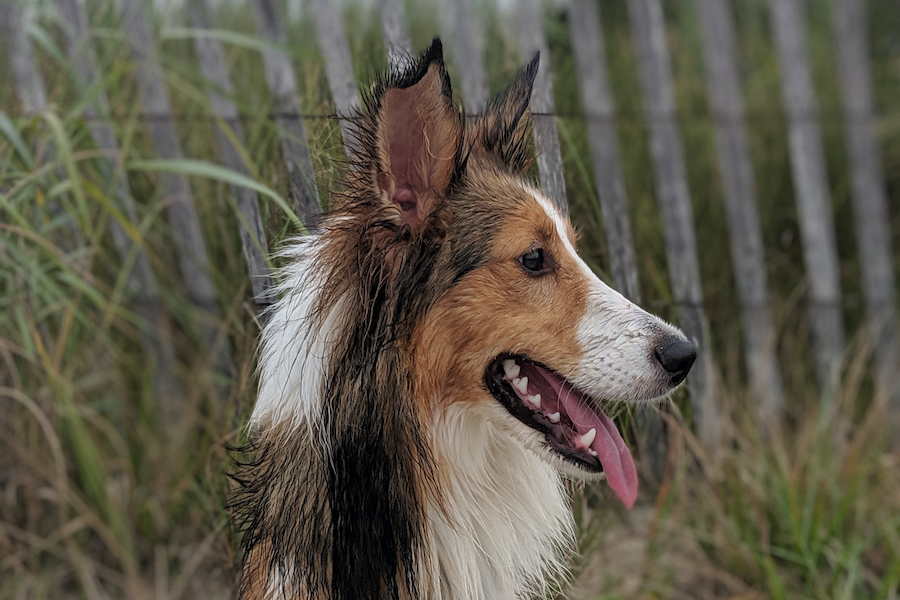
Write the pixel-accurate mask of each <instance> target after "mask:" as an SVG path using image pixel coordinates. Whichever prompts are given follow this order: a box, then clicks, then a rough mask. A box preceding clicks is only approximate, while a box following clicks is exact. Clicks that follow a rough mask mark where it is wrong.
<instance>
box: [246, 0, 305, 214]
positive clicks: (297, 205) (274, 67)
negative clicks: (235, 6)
mask: <svg viewBox="0 0 900 600" xmlns="http://www.w3.org/2000/svg"><path fill="white" fill-rule="evenodd" d="M253 7H254V9H255V10H256V22H257V24H258V28H259V33H260V36H261V37H262V38H264V39H266V40H268V41H270V42H272V43H273V44H276V45H278V46H279V47H284V46H285V44H286V43H287V36H285V34H284V30H283V29H282V27H281V19H280V16H279V14H278V6H277V5H276V4H275V2H274V1H273V0H254V2H253ZM262 58H263V66H264V67H265V73H266V85H267V86H268V87H269V92H270V93H271V94H272V110H273V112H274V113H275V126H276V127H277V128H278V136H279V137H280V138H281V153H282V154H283V155H284V161H285V167H286V168H287V175H288V183H289V184H290V188H291V195H292V196H293V197H294V210H296V211H297V215H298V216H299V217H300V220H301V221H303V224H304V225H306V228H307V229H311V228H312V227H313V226H314V225H315V221H316V219H317V217H318V216H319V214H320V212H321V207H320V206H319V192H318V190H317V189H316V177H315V173H313V167H312V158H311V157H310V155H309V142H308V141H307V138H306V129H305V128H304V126H303V117H302V116H301V114H300V112H301V111H300V99H299V98H300V96H299V94H298V93H297V77H296V76H295V75H294V66H293V64H292V63H291V59H290V57H289V56H288V55H287V53H286V52H284V51H283V50H264V51H263V53H262Z"/></svg>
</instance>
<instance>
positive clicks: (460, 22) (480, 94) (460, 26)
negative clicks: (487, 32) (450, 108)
mask: <svg viewBox="0 0 900 600" xmlns="http://www.w3.org/2000/svg"><path fill="white" fill-rule="evenodd" d="M469 1H470V0H450V1H449V2H446V3H445V4H444V6H445V9H446V10H447V17H448V19H447V20H448V21H449V22H450V23H451V26H452V29H451V36H452V40H453V43H452V44H451V45H450V49H451V51H452V53H453V60H454V61H455V62H456V64H457V65H458V66H459V68H458V71H459V78H460V88H461V89H462V97H463V108H464V109H465V111H466V112H467V113H469V114H470V115H475V114H478V113H480V112H482V111H483V110H484V109H485V107H486V106H487V103H488V85H487V73H486V72H485V70H484V37H483V36H482V33H481V29H480V28H479V27H478V22H477V21H476V20H475V16H474V15H473V14H472V6H471V5H470V4H469Z"/></svg>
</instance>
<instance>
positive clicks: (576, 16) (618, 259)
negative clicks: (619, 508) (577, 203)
mask: <svg viewBox="0 0 900 600" xmlns="http://www.w3.org/2000/svg"><path fill="white" fill-rule="evenodd" d="M568 23H569V32H570V36H571V40H572V49H573V51H574V54H575V67H576V69H577V74H578V87H579V90H580V91H581V105H582V107H583V109H584V114H585V118H586V119H587V136H588V145H589V146H590V149H591V159H592V163H593V166H594V180H595V183H596V185H597V192H598V195H599V196H600V210H601V212H602V213H603V229H604V231H605V233H606V242H607V245H608V246H609V262H610V271H611V273H612V279H613V283H614V284H615V286H616V287H617V288H618V289H619V290H620V291H621V292H622V293H624V294H625V296H626V297H628V298H629V299H630V300H632V301H634V302H637V303H640V288H639V287H638V271H637V259H636V258H635V252H634V241H633V240H632V236H631V219H630V218H629V216H628V198H627V197H626V195H625V183H624V177H623V176H622V166H621V163H620V161H619V144H618V141H617V140H618V131H617V129H616V121H615V108H614V106H613V98H612V93H611V92H610V88H609V77H608V75H607V71H606V64H607V63H606V52H605V50H604V48H603V30H602V28H601V27H600V8H599V6H598V3H597V2H596V0H572V2H571V4H570V5H569V14H568ZM634 415H635V425H636V427H635V429H636V431H637V441H638V447H639V449H640V454H641V464H642V465H645V467H646V468H645V473H644V475H645V479H650V478H652V479H655V480H656V481H661V479H662V476H663V474H664V472H665V467H666V438H665V429H664V427H663V422H662V418H661V417H660V416H659V413H658V412H656V411H655V410H653V409H650V408H645V407H641V408H638V409H636V410H635V411H634ZM648 476H649V477H648Z"/></svg>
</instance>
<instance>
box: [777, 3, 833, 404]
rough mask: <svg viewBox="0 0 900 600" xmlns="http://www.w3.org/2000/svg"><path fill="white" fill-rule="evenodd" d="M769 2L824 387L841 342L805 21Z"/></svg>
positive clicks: (791, 7) (798, 6)
mask: <svg viewBox="0 0 900 600" xmlns="http://www.w3.org/2000/svg"><path fill="white" fill-rule="evenodd" d="M770 6H771V21H772V28H773V30H774V37H775V45H776V48H777V50H778V54H779V63H780V71H781V89H782V93H783V95H784V104H785V110H786V112H787V121H788V142H789V148H790V156H791V169H792V172H793V177H794V189H795V193H796V197H797V211H798V213H799V217H800V235H801V238H802V242H803V259H804V262H805V265H806V276H807V280H808V282H809V318H810V327H811V329H812V335H813V343H814V348H815V352H816V374H817V376H818V379H819V383H820V385H821V386H822V388H823V389H825V390H828V389H830V388H831V386H832V384H833V382H834V378H836V377H837V376H838V368H839V366H840V359H841V352H842V351H843V348H844V323H843V317H842V315H841V289H840V274H839V271H838V259H837V247H836V244H835V234H834V221H833V217H832V213H831V195H830V193H829V190H828V178H827V176H826V172H825V157H824V154H823V152H824V150H823V146H822V134H821V131H820V129H819V111H818V106H817V105H816V98H815V92H814V90H813V85H812V78H811V75H810V69H809V58H808V56H807V48H806V44H807V37H806V21H805V18H804V15H803V4H802V2H801V1H800V0H772V1H771V4H770Z"/></svg>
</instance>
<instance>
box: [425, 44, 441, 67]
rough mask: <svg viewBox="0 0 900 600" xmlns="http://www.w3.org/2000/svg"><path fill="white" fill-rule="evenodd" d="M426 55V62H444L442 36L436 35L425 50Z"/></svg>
mask: <svg viewBox="0 0 900 600" xmlns="http://www.w3.org/2000/svg"><path fill="white" fill-rule="evenodd" d="M425 57H426V63H429V64H430V63H433V62H439V63H441V64H443V63H444V45H443V44H442V43H441V38H439V37H436V38H434V39H433V40H431V46H429V47H428V50H426V51H425Z"/></svg>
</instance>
